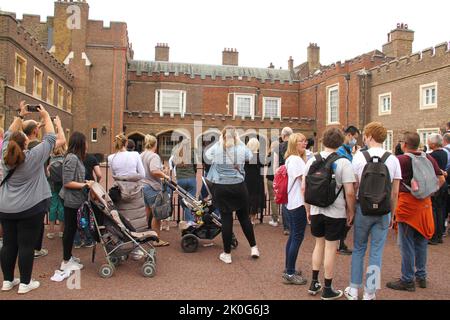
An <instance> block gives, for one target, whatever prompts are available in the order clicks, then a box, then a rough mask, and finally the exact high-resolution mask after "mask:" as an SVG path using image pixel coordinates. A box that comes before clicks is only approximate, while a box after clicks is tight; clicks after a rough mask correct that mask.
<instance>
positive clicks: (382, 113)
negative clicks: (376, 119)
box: [378, 111, 392, 117]
mask: <svg viewBox="0 0 450 320" xmlns="http://www.w3.org/2000/svg"><path fill="white" fill-rule="evenodd" d="M391 114H392V111H388V112H378V116H380V117H382V116H390V115H391Z"/></svg>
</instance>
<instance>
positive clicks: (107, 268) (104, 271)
mask: <svg viewBox="0 0 450 320" xmlns="http://www.w3.org/2000/svg"><path fill="white" fill-rule="evenodd" d="M98 273H99V275H100V277H102V278H103V279H108V278H111V277H112V276H113V274H114V267H112V266H111V265H109V264H104V265H102V266H101V267H100V270H99V272H98Z"/></svg>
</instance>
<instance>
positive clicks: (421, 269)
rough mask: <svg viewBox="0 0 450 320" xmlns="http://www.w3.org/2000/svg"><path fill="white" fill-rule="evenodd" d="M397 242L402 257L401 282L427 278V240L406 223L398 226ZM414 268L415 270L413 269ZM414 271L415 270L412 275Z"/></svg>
mask: <svg viewBox="0 0 450 320" xmlns="http://www.w3.org/2000/svg"><path fill="white" fill-rule="evenodd" d="M398 240H399V244H400V253H401V255H402V281H404V282H412V281H414V277H416V278H417V279H426V278H427V254H428V251H427V250H428V240H427V239H426V238H425V237H424V236H423V235H422V234H421V233H420V232H418V231H417V230H416V229H414V228H412V227H411V226H409V225H407V224H406V223H399V224H398ZM414 267H415V268H414ZM414 270H417V271H416V272H415V273H414Z"/></svg>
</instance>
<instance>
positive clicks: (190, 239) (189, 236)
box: [167, 178, 239, 253]
mask: <svg viewBox="0 0 450 320" xmlns="http://www.w3.org/2000/svg"><path fill="white" fill-rule="evenodd" d="M202 182H203V184H204V186H205V187H206V190H207V191H208V196H207V197H206V198H205V199H203V200H197V199H196V198H195V197H193V196H192V195H190V194H189V193H188V192H187V191H186V190H184V189H183V188H181V187H180V186H179V185H178V184H177V183H175V182H173V181H168V182H167V183H168V185H169V187H170V188H171V189H172V190H174V191H175V192H176V193H177V194H178V195H179V197H180V199H181V201H182V203H183V204H184V205H185V206H186V207H187V208H188V209H189V210H191V211H192V213H193V215H194V217H195V219H196V221H195V224H193V225H188V226H187V227H186V228H183V230H182V233H181V236H182V238H181V248H182V249H183V251H184V252H186V253H193V252H196V251H197V250H198V246H199V244H200V240H214V239H215V238H216V237H217V236H218V235H219V234H220V233H221V232H222V223H221V221H220V217H219V216H218V215H217V214H215V213H214V211H215V208H214V206H213V199H212V195H211V191H210V186H209V185H208V182H207V181H206V179H205V178H202ZM238 245H239V242H238V240H237V238H236V236H235V235H234V234H233V239H232V243H231V247H232V248H233V249H236V248H237V247H238Z"/></svg>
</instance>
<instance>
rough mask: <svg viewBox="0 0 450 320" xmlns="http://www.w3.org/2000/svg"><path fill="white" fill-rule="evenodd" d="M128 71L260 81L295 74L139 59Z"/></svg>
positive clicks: (284, 79)
mask: <svg viewBox="0 0 450 320" xmlns="http://www.w3.org/2000/svg"><path fill="white" fill-rule="evenodd" d="M128 70H129V71H131V72H136V74H137V75H141V74H142V72H148V73H149V74H151V73H174V74H175V76H178V75H190V76H191V78H194V77H195V76H200V77H201V78H202V79H206V77H207V76H210V77H211V78H212V79H213V80H214V79H216V78H222V79H226V78H238V77H242V78H247V77H248V78H256V79H258V80H261V81H275V80H279V81H280V82H294V81H297V80H296V79H295V75H294V74H292V73H291V72H290V71H289V70H281V69H280V70H277V69H270V68H248V67H239V66H223V65H207V64H193V63H176V62H161V61H139V60H132V61H131V62H130V65H129V69H128Z"/></svg>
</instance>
